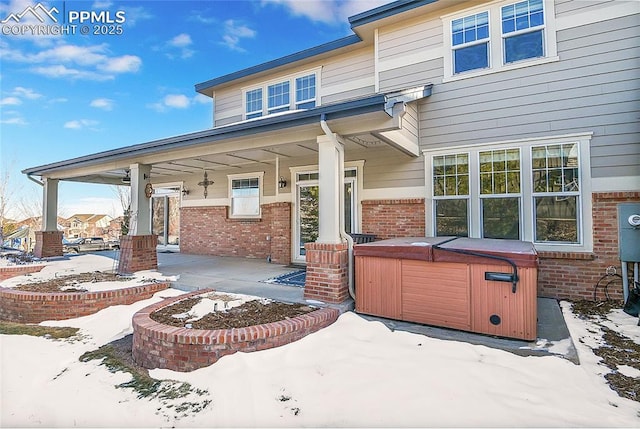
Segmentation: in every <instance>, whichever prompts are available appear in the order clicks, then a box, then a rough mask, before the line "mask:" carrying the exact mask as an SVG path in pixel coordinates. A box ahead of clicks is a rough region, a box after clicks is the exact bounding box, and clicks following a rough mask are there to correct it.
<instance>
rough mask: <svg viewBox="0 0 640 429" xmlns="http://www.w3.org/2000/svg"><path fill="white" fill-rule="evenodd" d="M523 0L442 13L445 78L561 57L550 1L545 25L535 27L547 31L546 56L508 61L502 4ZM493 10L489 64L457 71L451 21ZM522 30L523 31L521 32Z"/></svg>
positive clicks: (527, 65)
mask: <svg viewBox="0 0 640 429" xmlns="http://www.w3.org/2000/svg"><path fill="white" fill-rule="evenodd" d="M515 3H519V1H518V0H508V1H505V0H500V1H494V2H491V3H489V4H485V5H482V6H477V7H473V8H469V9H466V10H464V11H461V12H455V13H453V14H447V15H442V16H441V17H440V19H441V21H442V31H443V46H444V52H443V54H444V76H443V79H442V81H443V82H451V81H456V80H461V79H467V78H470V77H476V76H483V75H487V74H491V73H498V72H502V71H507V70H514V69H519V68H524V67H530V66H534V65H539V64H546V63H550V62H554V61H559V60H560V58H559V57H558V46H557V40H556V18H555V8H554V6H553V5H552V4H550V3H549V2H547V1H544V2H543V3H544V4H543V11H544V25H543V26H542V27H535V29H539V28H542V29H543V35H542V41H543V47H542V50H543V52H544V56H543V57H539V58H530V59H525V60H520V61H516V62H513V63H508V64H505V62H504V60H505V55H504V39H503V34H502V14H501V8H502V7H503V6H508V5H511V4H515ZM487 11H488V12H489V67H488V68H484V69H476V70H469V71H466V72H462V73H458V74H455V73H454V72H453V50H454V47H453V45H452V43H451V22H452V21H454V20H456V19H459V18H464V17H465V16H469V15H475V14H478V13H481V12H487ZM527 31H532V30H531V29H527V30H523V32H527ZM508 34H509V36H512V35H515V34H514V33H508ZM518 34H520V33H518Z"/></svg>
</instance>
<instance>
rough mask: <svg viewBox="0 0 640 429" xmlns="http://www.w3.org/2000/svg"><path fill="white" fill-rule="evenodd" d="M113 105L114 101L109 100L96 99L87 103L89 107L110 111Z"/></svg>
mask: <svg viewBox="0 0 640 429" xmlns="http://www.w3.org/2000/svg"><path fill="white" fill-rule="evenodd" d="M113 105H114V101H113V100H111V99H109V98H96V99H95V100H91V103H89V106H91V107H95V108H97V109H102V110H112V109H113Z"/></svg>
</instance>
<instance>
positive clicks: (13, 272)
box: [0, 265, 44, 282]
mask: <svg viewBox="0 0 640 429" xmlns="http://www.w3.org/2000/svg"><path fill="white" fill-rule="evenodd" d="M43 268H44V265H15V266H11V267H0V282H1V281H3V280H6V279H10V278H11V277H16V276H21V275H24V274H30V273H37V272H40V271H42V269H43Z"/></svg>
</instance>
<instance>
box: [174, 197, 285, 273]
mask: <svg viewBox="0 0 640 429" xmlns="http://www.w3.org/2000/svg"><path fill="white" fill-rule="evenodd" d="M180 251H181V252H184V253H194V254H200V255H216V256H240V257H246V258H258V259H266V258H267V257H268V256H269V255H271V261H272V262H274V263H278V264H288V263H290V262H291V204H290V203H273V204H265V205H263V206H262V218H261V219H250V220H249V219H247V220H243V219H229V217H228V216H227V207H226V206H217V207H183V208H182V209H181V212H180Z"/></svg>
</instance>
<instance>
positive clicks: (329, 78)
mask: <svg viewBox="0 0 640 429" xmlns="http://www.w3.org/2000/svg"><path fill="white" fill-rule="evenodd" d="M374 93H375V86H374V59H373V48H366V49H360V50H358V51H354V52H351V53H349V54H348V55H341V56H339V57H336V58H334V59H332V60H331V61H329V62H327V63H326V64H324V65H323V67H322V82H321V94H322V104H330V103H335V102H338V101H343V100H348V99H351V98H356V97H363V96H367V95H371V94H374Z"/></svg>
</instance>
